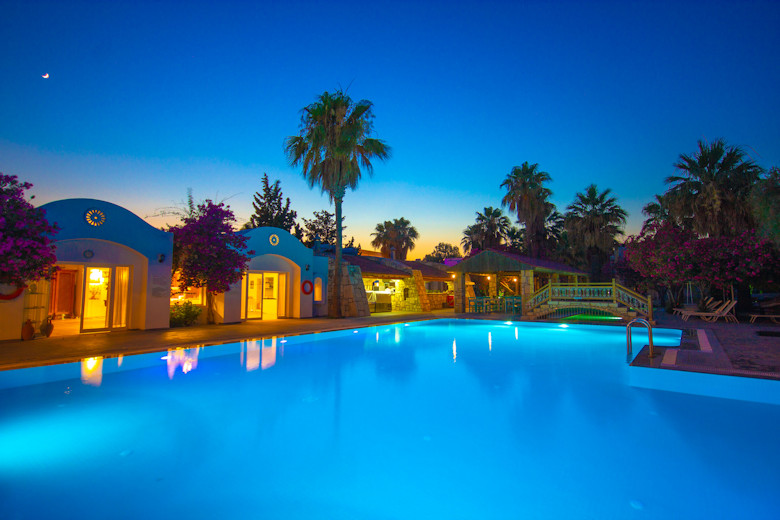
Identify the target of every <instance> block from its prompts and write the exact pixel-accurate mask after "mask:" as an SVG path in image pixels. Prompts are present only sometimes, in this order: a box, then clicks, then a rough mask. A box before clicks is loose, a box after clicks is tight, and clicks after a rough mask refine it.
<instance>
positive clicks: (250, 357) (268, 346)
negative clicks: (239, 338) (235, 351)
mask: <svg viewBox="0 0 780 520" xmlns="http://www.w3.org/2000/svg"><path fill="white" fill-rule="evenodd" d="M242 354H243V353H242ZM242 357H243V356H242ZM275 364H276V336H274V337H272V338H271V339H263V340H260V341H257V340H251V341H247V342H246V371H247V372H252V371H254V370H257V369H258V368H260V369H262V370H265V369H267V368H271V367H272V366H274V365H275Z"/></svg>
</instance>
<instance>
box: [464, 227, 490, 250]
mask: <svg viewBox="0 0 780 520" xmlns="http://www.w3.org/2000/svg"><path fill="white" fill-rule="evenodd" d="M484 242H485V230H484V229H482V226H480V225H479V224H472V225H470V226H468V227H466V229H464V230H463V238H462V239H461V241H460V245H461V246H463V252H464V254H465V253H469V252H471V251H473V250H475V249H485V247H484Z"/></svg>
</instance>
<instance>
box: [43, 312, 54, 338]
mask: <svg viewBox="0 0 780 520" xmlns="http://www.w3.org/2000/svg"><path fill="white" fill-rule="evenodd" d="M40 330H41V334H42V335H44V336H46V337H47V338H48V337H49V336H51V333H52V332H53V331H54V323H52V322H51V318H50V317H48V316H46V318H44V320H43V323H41V328H40Z"/></svg>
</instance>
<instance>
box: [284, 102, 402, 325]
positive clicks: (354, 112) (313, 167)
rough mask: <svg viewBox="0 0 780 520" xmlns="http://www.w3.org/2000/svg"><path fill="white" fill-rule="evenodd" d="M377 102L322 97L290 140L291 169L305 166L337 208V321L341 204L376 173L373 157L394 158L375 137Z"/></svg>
mask: <svg viewBox="0 0 780 520" xmlns="http://www.w3.org/2000/svg"><path fill="white" fill-rule="evenodd" d="M371 107H372V103H371V102H370V101H367V100H361V101H358V102H357V103H355V102H353V101H352V99H351V98H350V97H349V96H348V95H347V94H345V93H344V92H343V91H341V90H337V91H336V92H335V93H333V94H331V93H329V92H324V93H322V94H321V95H320V96H319V97H318V98H317V100H316V101H315V102H314V103H312V104H310V105H309V106H307V107H305V108H304V109H303V110H302V115H301V123H300V131H299V134H298V135H293V136H289V137H287V138H286V139H285V142H284V150H285V153H286V154H287V158H288V160H289V162H290V165H291V166H298V165H302V167H303V177H304V178H305V179H306V180H307V181H308V183H309V187H310V188H313V187H314V186H319V187H320V189H321V190H322V192H323V193H327V194H328V196H329V197H330V200H331V201H332V202H333V203H334V205H335V206H336V269H335V279H334V283H335V285H336V287H335V288H336V290H335V291H334V293H333V294H334V295H335V305H336V317H338V318H340V317H341V240H342V229H341V204H342V202H343V200H344V194H345V192H346V189H347V188H350V189H353V190H354V189H355V188H356V187H357V184H358V181H359V180H360V177H361V174H362V171H361V168H362V170H363V171H365V172H367V173H368V174H369V175H371V174H372V173H373V166H372V164H371V160H372V159H380V160H385V159H387V158H389V157H390V147H389V146H388V145H387V144H386V143H385V142H384V141H382V140H381V139H376V138H373V137H370V136H371V134H372V131H373V114H372V111H371Z"/></svg>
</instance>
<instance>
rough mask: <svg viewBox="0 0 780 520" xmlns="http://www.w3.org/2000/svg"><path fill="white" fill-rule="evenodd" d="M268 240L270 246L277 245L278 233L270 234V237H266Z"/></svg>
mask: <svg viewBox="0 0 780 520" xmlns="http://www.w3.org/2000/svg"><path fill="white" fill-rule="evenodd" d="M268 241H269V242H270V243H271V245H272V246H278V245H279V235H271V236H270V237H268Z"/></svg>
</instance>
